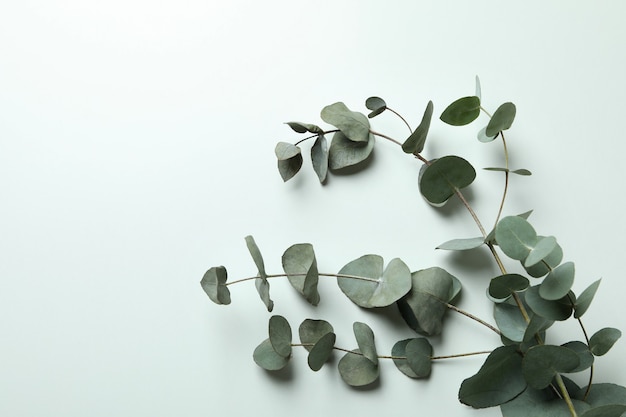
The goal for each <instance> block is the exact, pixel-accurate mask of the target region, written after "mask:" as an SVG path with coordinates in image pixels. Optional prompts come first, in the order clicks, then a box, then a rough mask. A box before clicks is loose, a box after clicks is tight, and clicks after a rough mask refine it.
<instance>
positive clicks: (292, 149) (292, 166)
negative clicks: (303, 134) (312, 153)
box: [274, 142, 303, 181]
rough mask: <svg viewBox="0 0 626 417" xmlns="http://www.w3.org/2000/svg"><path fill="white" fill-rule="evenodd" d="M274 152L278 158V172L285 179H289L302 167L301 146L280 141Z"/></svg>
mask: <svg viewBox="0 0 626 417" xmlns="http://www.w3.org/2000/svg"><path fill="white" fill-rule="evenodd" d="M274 153H275V154H276V157H277V158H278V172H279V173H280V176H281V177H282V179H283V181H288V180H290V179H291V178H293V176H294V175H296V174H297V173H298V171H300V168H302V161H303V159H302V153H301V152H300V148H299V147H297V146H295V145H293V144H291V143H287V142H278V143H277V144H276V148H275V149H274Z"/></svg>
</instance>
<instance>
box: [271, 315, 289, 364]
mask: <svg viewBox="0 0 626 417" xmlns="http://www.w3.org/2000/svg"><path fill="white" fill-rule="evenodd" d="M269 334H270V338H269V339H270V343H271V344H272V348H273V349H274V351H276V353H278V354H279V355H280V356H283V357H285V358H287V357H289V356H290V355H291V326H289V322H288V321H287V320H286V319H285V318H284V317H283V316H272V317H270V321H269Z"/></svg>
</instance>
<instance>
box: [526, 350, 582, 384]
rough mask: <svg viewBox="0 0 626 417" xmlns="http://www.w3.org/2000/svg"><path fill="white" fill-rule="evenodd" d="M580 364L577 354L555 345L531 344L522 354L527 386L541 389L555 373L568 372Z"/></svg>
mask: <svg viewBox="0 0 626 417" xmlns="http://www.w3.org/2000/svg"><path fill="white" fill-rule="evenodd" d="M579 364H580V359H579V358H578V354H577V353H576V352H574V351H573V350H571V349H568V348H566V347H563V346H555V345H537V346H533V347H531V348H530V349H528V351H526V354H525V355H524V359H523V361H522V371H523V374H524V379H525V380H526V382H527V383H528V385H529V386H531V387H532V388H535V389H543V388H546V387H548V386H549V385H550V383H551V382H552V379H553V378H554V376H555V375H556V374H557V373H562V372H563V373H568V372H571V371H573V370H574V369H576V368H577V367H578V365H579Z"/></svg>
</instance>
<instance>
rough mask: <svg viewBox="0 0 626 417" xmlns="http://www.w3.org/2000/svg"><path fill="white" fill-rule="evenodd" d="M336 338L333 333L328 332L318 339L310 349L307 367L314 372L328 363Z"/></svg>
mask: <svg viewBox="0 0 626 417" xmlns="http://www.w3.org/2000/svg"><path fill="white" fill-rule="evenodd" d="M336 339H337V336H336V335H335V333H333V332H329V333H326V334H324V335H323V336H322V337H320V338H319V339H318V340H317V342H315V345H314V346H313V347H312V348H311V350H310V352H309V356H308V359H307V362H308V364H309V367H310V368H311V369H312V370H314V371H319V370H320V369H321V368H322V366H323V365H324V364H325V363H326V362H327V361H328V359H329V358H330V356H331V354H332V353H333V349H334V347H335V341H336Z"/></svg>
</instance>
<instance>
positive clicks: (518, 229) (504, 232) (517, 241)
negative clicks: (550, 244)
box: [496, 216, 537, 261]
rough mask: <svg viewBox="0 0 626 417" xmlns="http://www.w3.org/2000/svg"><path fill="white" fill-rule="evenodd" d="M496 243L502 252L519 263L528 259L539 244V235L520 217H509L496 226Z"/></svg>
mask: <svg viewBox="0 0 626 417" xmlns="http://www.w3.org/2000/svg"><path fill="white" fill-rule="evenodd" d="M496 241H497V242H498V246H500V248H501V249H502V252H504V253H505V254H506V256H508V257H509V258H512V259H517V260H518V261H521V260H524V259H526V257H527V256H528V255H529V254H530V251H531V249H532V248H533V247H534V246H535V244H536V242H537V233H536V232H535V229H534V228H533V227H532V226H531V225H530V223H528V221H527V220H525V219H523V218H522V217H520V216H507V217H504V218H503V219H501V220H500V221H499V222H498V225H497V226H496Z"/></svg>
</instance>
